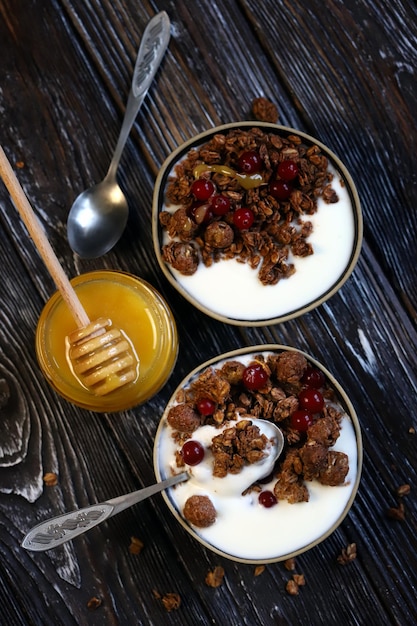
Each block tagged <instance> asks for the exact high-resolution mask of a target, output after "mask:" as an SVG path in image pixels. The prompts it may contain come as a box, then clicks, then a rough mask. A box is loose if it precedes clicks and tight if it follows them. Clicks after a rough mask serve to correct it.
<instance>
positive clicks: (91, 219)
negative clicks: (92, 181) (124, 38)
mask: <svg viewBox="0 0 417 626" xmlns="http://www.w3.org/2000/svg"><path fill="white" fill-rule="evenodd" d="M170 27H171V24H170V21H169V17H168V15H167V13H166V12H165V11H161V12H160V13H158V14H157V15H155V16H154V17H153V18H152V19H151V21H150V22H149V24H148V25H147V27H146V29H145V32H144V34H143V37H142V41H141V44H140V47H139V52H138V56H137V59H136V64H135V69H134V73H133V79H132V86H131V89H130V93H129V97H128V101H127V105H126V112H125V116H124V120H123V124H122V128H121V131H120V135H119V139H118V141H117V145H116V149H115V152H114V155H113V158H112V161H111V163H110V167H109V169H108V172H107V174H106V176H105V178H104V180H103V181H102V182H100V183H98V184H97V185H94V186H93V187H90V188H89V189H87V190H86V191H84V192H83V193H81V194H80V195H79V196H78V197H77V198H76V200H75V202H74V204H73V205H72V207H71V210H70V212H69V215H68V222H67V232H68V241H69V244H70V246H71V248H72V249H73V250H74V252H76V253H77V254H79V255H80V256H81V257H84V258H90V259H92V258H96V257H99V256H101V255H103V254H105V253H106V252H108V251H109V250H110V249H111V248H112V247H113V246H114V245H115V244H116V243H117V241H118V240H119V238H120V237H121V235H122V233H123V231H124V229H125V226H126V222H127V218H128V214H129V207H128V204H127V200H126V198H125V196H124V194H123V192H122V190H121V189H120V187H119V185H118V184H117V179H116V174H117V168H118V165H119V161H120V157H121V155H122V152H123V148H124V146H125V143H126V141H127V138H128V135H129V133H130V130H131V128H132V126H133V122H134V121H135V118H136V115H137V113H138V111H139V109H140V106H141V104H142V102H143V100H144V98H145V96H146V94H147V92H148V89H149V87H150V84H151V82H152V80H153V78H154V76H155V74H156V71H157V69H158V67H159V65H160V63H161V61H162V58H163V56H164V54H165V51H166V49H167V46H168V43H169V39H170Z"/></svg>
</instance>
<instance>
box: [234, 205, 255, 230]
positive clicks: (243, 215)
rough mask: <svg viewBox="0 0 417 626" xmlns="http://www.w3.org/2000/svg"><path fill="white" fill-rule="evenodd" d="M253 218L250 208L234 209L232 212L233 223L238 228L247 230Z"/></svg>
mask: <svg viewBox="0 0 417 626" xmlns="http://www.w3.org/2000/svg"><path fill="white" fill-rule="evenodd" d="M254 220H255V216H254V214H253V211H251V209H246V208H241V209H236V211H235V212H234V213H233V224H234V225H235V226H236V228H238V229H239V230H247V229H248V228H250V227H251V226H252V224H253V222H254Z"/></svg>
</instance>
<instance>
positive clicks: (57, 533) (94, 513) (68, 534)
mask: <svg viewBox="0 0 417 626" xmlns="http://www.w3.org/2000/svg"><path fill="white" fill-rule="evenodd" d="M187 479H188V474H187V472H183V473H182V474H177V475H176V476H171V478H167V479H166V480H163V481H162V482H160V483H156V484H155V485H151V486H150V487H146V488H145V489H139V491H133V492H132V493H128V494H126V495H124V496H118V497H117V498H113V499H112V500H107V501H106V502H102V503H101V504H92V505H91V506H87V507H85V508H83V509H79V510H78V511H72V512H71V513H64V514H63V515H57V516H56V517H52V518H50V519H49V520H46V521H45V522H42V523H41V524H38V525H37V526H34V527H33V528H32V530H30V531H29V532H28V534H27V535H26V537H25V538H24V539H23V541H22V547H23V548H26V550H33V551H35V552H43V551H45V550H50V549H51V548H55V547H56V546H60V545H61V544H62V543H65V542H66V541H70V540H71V539H74V538H75V537H78V535H82V534H83V533H85V532H87V530H90V528H94V526H97V525H98V524H101V522H104V520H106V519H107V518H109V517H113V515H117V513H120V511H123V510H124V509H127V508H128V507H130V506H132V505H133V504H136V503H137V502H141V501H142V500H145V499H146V498H149V496H152V495H154V494H155V493H158V492H159V491H162V490H163V489H167V488H168V487H172V486H173V485H176V484H177V483H180V482H183V481H184V480H187Z"/></svg>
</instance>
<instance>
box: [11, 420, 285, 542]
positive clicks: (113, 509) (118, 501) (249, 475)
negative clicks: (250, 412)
mask: <svg viewBox="0 0 417 626" xmlns="http://www.w3.org/2000/svg"><path fill="white" fill-rule="evenodd" d="M251 422H252V423H253V424H255V425H257V426H258V427H259V430H260V431H261V433H262V434H265V435H266V436H267V437H268V439H269V441H270V445H269V446H268V451H269V454H267V455H266V456H265V458H264V459H262V460H261V461H259V462H258V463H253V464H252V465H249V466H246V467H245V468H244V470H243V471H242V472H241V474H237V475H228V476H227V478H213V477H211V478H212V481H227V482H223V486H224V487H225V488H226V491H223V495H227V494H228V493H235V492H236V490H238V492H239V491H240V492H242V491H244V489H246V488H248V487H250V485H251V484H253V483H254V482H256V481H257V480H260V479H262V478H264V477H265V476H268V474H270V473H271V472H272V470H273V468H274V465H275V462H276V460H277V459H278V457H279V456H280V454H281V453H282V450H283V448H284V435H283V434H282V432H281V430H280V429H279V428H278V427H277V426H275V424H273V423H272V422H268V421H267V420H262V419H251ZM195 469H196V468H192V472H193V473H192V474H191V472H188V471H186V472H181V473H180V474H176V475H175V476H170V477H169V478H167V479H165V480H162V481H160V482H158V483H156V484H155V485H151V486H150V487H146V488H145V489H139V490H138V491H133V492H132V493H128V494H125V495H123V496H118V497H116V498H112V499H111V500H106V501H105V502H101V503H100V504H92V505H91V506H87V507H84V508H82V509H78V510H76V511H72V512H70V513H64V514H62V515H57V516H55V517H52V518H49V519H48V520H46V521H44V522H41V523H40V524H37V525H36V526H34V527H33V528H32V529H31V530H30V531H29V532H28V533H27V535H26V536H25V537H24V539H23V541H22V548H25V549H26V550H31V551H34V552H44V551H46V550H50V549H51V548H56V547H57V546H60V545H61V544H63V543H66V542H67V541H71V540H72V539H75V537H78V536H79V535H82V534H83V533H85V532H87V531H88V530H90V529H91V528H94V526H97V525H98V524H101V522H104V521H105V520H106V519H108V518H109V517H113V516H114V515H117V514H118V513H120V512H121V511H124V510H125V509H128V508H129V507H131V506H133V505H134V504H137V503H138V502H141V501H142V500H145V499H146V498H149V497H150V496H152V495H154V494H156V493H159V492H160V491H163V490H164V489H168V488H169V487H173V486H174V485H177V484H178V483H182V482H185V481H188V480H190V482H191V481H193V480H199V478H198V475H197V476H196V475H195V473H194V472H195ZM248 469H249V470H250V471H247V470H248ZM245 470H246V472H245ZM239 477H240V479H239ZM229 479H231V480H229Z"/></svg>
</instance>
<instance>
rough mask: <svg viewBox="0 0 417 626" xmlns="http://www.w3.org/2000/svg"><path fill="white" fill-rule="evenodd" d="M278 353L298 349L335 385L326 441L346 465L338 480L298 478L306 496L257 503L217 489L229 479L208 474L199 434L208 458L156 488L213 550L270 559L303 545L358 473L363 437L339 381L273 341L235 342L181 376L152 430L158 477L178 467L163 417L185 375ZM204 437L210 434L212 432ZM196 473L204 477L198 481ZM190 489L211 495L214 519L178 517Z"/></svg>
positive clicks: (326, 527) (313, 540)
mask: <svg viewBox="0 0 417 626" xmlns="http://www.w3.org/2000/svg"><path fill="white" fill-rule="evenodd" d="M281 353H285V354H286V355H288V354H290V353H296V354H297V355H298V357H304V358H305V359H306V362H307V365H308V366H309V367H313V368H316V369H317V370H319V371H321V372H322V373H323V374H324V376H325V379H326V384H327V385H328V387H330V389H332V390H333V391H334V392H335V398H336V400H335V401H336V402H337V405H338V406H339V407H341V408H342V413H343V418H342V421H341V431H340V436H339V438H338V439H337V441H336V442H335V444H334V445H333V448H331V449H334V450H337V451H339V452H345V454H347V455H348V459H349V472H348V474H347V475H346V477H345V478H344V479H343V480H344V482H343V484H339V485H337V486H328V485H323V484H320V483H319V482H318V481H317V480H314V481H310V480H308V481H304V483H303V484H304V485H305V486H306V487H307V490H308V492H309V500H308V501H307V502H304V501H303V502H297V503H295V504H290V503H289V502H287V501H286V500H282V499H279V501H278V503H277V504H276V505H274V506H272V507H271V508H265V507H263V506H262V505H261V504H259V501H258V493H257V492H251V493H249V494H247V495H245V496H242V495H241V493H240V491H239V492H238V493H236V494H234V495H233V496H232V495H230V496H229V495H227V494H225V493H224V490H223V487H222V486H220V487H219V481H226V480H228V479H229V476H230V475H229V474H228V476H227V477H226V478H216V479H214V480H213V477H212V474H211V471H212V466H211V463H212V457H211V455H210V451H209V448H208V444H207V442H206V443H205V445H206V446H207V447H206V454H207V457H206V456H205V457H204V460H206V459H207V462H206V463H204V462H203V463H201V465H202V466H203V467H201V468H200V469H197V473H195V469H196V467H198V466H195V467H191V468H190V467H187V466H186V469H189V470H191V472H192V473H193V474H194V476H193V478H192V479H191V480H190V481H188V482H186V483H182V484H180V485H177V486H176V487H174V488H171V489H169V490H167V491H166V492H164V493H163V497H164V499H165V501H166V504H167V506H168V508H169V510H170V511H171V513H172V514H173V515H174V516H175V518H176V519H177V520H178V522H179V523H180V524H181V525H182V527H183V528H185V529H186V531H187V532H189V533H190V534H191V535H192V536H193V537H194V538H195V539H196V540H197V541H199V542H200V543H201V544H203V545H204V546H205V547H206V548H209V549H210V550H212V551H214V552H215V553H217V554H220V555H222V556H224V557H226V558H229V559H231V560H234V561H239V562H242V563H253V564H259V563H272V562H276V561H283V560H286V559H288V558H290V557H294V556H296V555H298V554H300V553H302V552H305V551H306V550H309V549H311V548H312V547H314V546H316V545H317V544H318V543H320V542H321V541H323V540H324V539H326V538H327V537H328V536H329V535H330V534H331V533H332V532H333V531H334V530H335V529H336V528H337V527H338V526H339V524H340V523H341V522H342V520H343V519H344V517H345V516H346V515H347V513H348V512H349V509H350V507H351V505H352V503H353V501H354V498H355V495H356V492H357V489H358V486H359V481H360V475H361V468H362V439H361V431H360V426H359V422H358V418H357V415H356V413H355V410H354V408H353V406H352V404H351V402H350V400H349V398H348V396H347V395H346V393H345V391H344V390H343V388H342V387H341V386H340V384H339V383H338V382H337V381H336V380H335V378H334V377H333V376H332V375H331V374H330V372H328V371H327V369H325V368H324V367H323V366H322V365H321V364H320V363H318V362H317V361H316V360H314V359H312V358H311V357H309V356H308V355H307V354H305V353H303V352H300V351H298V350H295V349H294V348H289V347H286V346H281V345H275V344H273V345H260V346H251V347H246V348H242V349H239V350H234V351H232V352H229V353H226V354H222V355H220V356H218V357H216V358H213V359H211V360H210V361H207V362H205V363H203V364H201V365H200V366H199V367H197V368H196V369H194V370H193V371H192V372H190V374H189V375H188V376H187V377H186V378H185V379H184V380H183V381H182V382H181V383H180V385H179V386H178V388H177V389H176V391H175V393H174V394H173V396H172V397H171V399H170V401H169V402H168V405H167V407H166V409H165V412H164V414H163V416H162V419H161V421H160V424H159V427H158V430H157V433H156V438H155V445H154V468H155V474H156V478H157V480H158V481H159V480H163V479H165V478H167V477H169V476H170V475H171V474H172V473H179V472H180V471H183V469H184V468H179V467H177V465H176V461H175V453H176V452H178V450H180V449H181V445H182V443H183V442H181V443H177V442H176V441H175V440H174V439H173V437H172V435H173V433H174V432H175V431H174V429H173V428H172V425H170V424H169V423H168V420H167V417H168V413H169V411H170V409H171V408H172V407H173V406H175V405H176V404H178V403H182V402H183V401H184V398H183V397H182V396H183V389H184V388H188V387H189V385H190V383H192V382H194V381H195V380H196V379H197V378H198V377H199V375H201V373H202V372H205V371H206V370H207V368H214V369H218V368H220V367H221V366H222V364H223V363H224V362H225V361H236V360H239V361H242V362H243V363H244V364H245V366H246V365H247V364H248V363H250V362H252V361H253V359H254V357H256V356H257V355H260V354H262V355H264V357H265V358H266V357H267V356H268V355H271V354H272V355H279V354H281ZM276 384H277V383H276V382H275V385H276ZM261 417H262V416H261ZM280 424H281V428H283V430H284V432H285V428H286V427H285V426H283V424H285V422H279V423H278V426H279V425H280ZM196 433H197V434H192V435H191V439H194V440H197V441H198V440H199V437H200V440H201V441H204V435H203V438H202V431H201V430H198V431H196ZM302 437H303V436H302ZM208 441H209V442H210V441H211V435H210V438H209V440H208ZM288 449H290V448H288V441H287V447H286V448H285V449H284V452H283V455H282V457H281V459H280V461H282V460H283V459H285V457H286V455H287V454H288V452H287V451H288ZM251 467H252V466H251ZM243 471H245V470H243ZM198 472H200V473H198ZM201 472H202V473H201ZM201 477H203V482H201V481H200V478H201ZM196 478H197V482H196ZM232 480H234V479H233V478H232ZM270 481H272V482H269V483H268V484H265V485H263V486H262V490H264V489H265V490H267V491H268V490H273V486H274V484H275V482H276V478H274V479H270ZM225 484H226V483H225ZM228 488H230V483H229V485H228ZM233 489H234V487H233ZM191 495H206V496H207V495H208V496H209V497H210V499H211V500H212V502H214V505H215V508H216V510H217V518H216V521H215V522H214V524H211V525H209V526H208V527H207V528H200V527H196V526H194V525H192V524H191V523H190V522H189V521H187V520H186V519H185V517H184V514H183V507H184V504H185V501H186V500H187V499H188V498H189V497H190V496H191Z"/></svg>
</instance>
